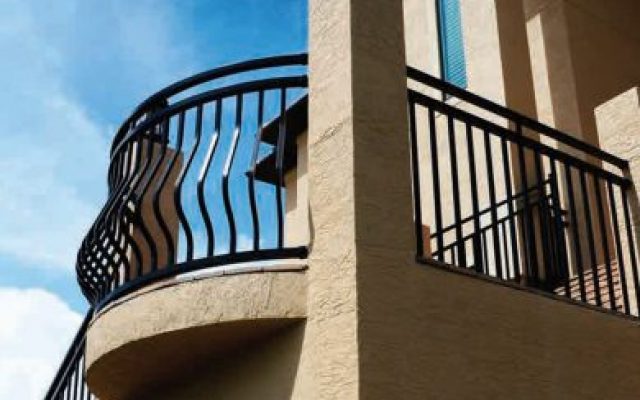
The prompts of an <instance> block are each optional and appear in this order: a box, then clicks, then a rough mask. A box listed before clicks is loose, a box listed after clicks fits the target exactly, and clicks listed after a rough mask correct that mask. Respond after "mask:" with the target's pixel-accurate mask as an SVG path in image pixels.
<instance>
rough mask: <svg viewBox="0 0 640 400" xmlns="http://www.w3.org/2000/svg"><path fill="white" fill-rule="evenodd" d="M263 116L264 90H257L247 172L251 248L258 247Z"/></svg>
mask: <svg viewBox="0 0 640 400" xmlns="http://www.w3.org/2000/svg"><path fill="white" fill-rule="evenodd" d="M263 118H264V91H262V90H261V91H260V92H258V124H257V132H256V138H255V142H254V144H253V154H252V156H251V166H250V168H249V173H248V178H249V179H248V185H249V202H250V203H249V205H250V207H251V220H252V222H253V250H254V251H255V250H259V249H260V220H259V218H258V207H257V204H256V164H257V163H258V156H259V155H260V144H261V143H262V129H263V127H262V123H263Z"/></svg>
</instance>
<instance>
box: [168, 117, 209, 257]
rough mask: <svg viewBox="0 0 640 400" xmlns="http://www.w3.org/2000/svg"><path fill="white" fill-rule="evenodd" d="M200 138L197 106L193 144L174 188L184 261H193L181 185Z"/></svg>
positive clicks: (191, 239)
mask: <svg viewBox="0 0 640 400" xmlns="http://www.w3.org/2000/svg"><path fill="white" fill-rule="evenodd" d="M201 136H202V104H200V105H198V107H197V108H196V126H195V131H194V143H193V145H192V146H191V151H190V152H189V155H188V156H187V162H186V163H185V164H184V165H183V166H182V170H181V171H180V174H179V175H178V179H177V183H176V187H175V189H174V199H176V204H177V206H176V210H177V212H178V219H179V220H180V222H181V224H182V228H183V229H184V237H185V242H186V261H191V260H193V235H192V233H191V227H190V226H189V221H188V220H187V217H186V216H185V214H184V209H183V207H182V185H183V184H184V179H185V177H186V176H187V173H188V172H189V169H190V168H191V164H192V163H193V157H194V156H195V155H196V152H197V151H198V147H200V137H201Z"/></svg>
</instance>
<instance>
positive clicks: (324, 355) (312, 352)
mask: <svg viewBox="0 0 640 400" xmlns="http://www.w3.org/2000/svg"><path fill="white" fill-rule="evenodd" d="M309 8H310V46H309V47H310V55H309V61H310V62H309V71H310V75H309V78H310V79H309V93H310V98H309V144H308V146H309V191H310V206H311V209H310V210H311V219H312V224H313V225H312V226H313V234H312V247H311V252H310V257H309V271H308V274H309V295H308V298H309V310H308V313H309V318H308V321H307V325H306V336H307V339H308V340H309V341H310V342H312V343H313V346H311V347H310V348H309V349H308V350H307V349H305V350H303V354H302V358H301V363H302V365H307V366H308V369H307V370H305V371H303V376H304V375H306V374H309V375H312V376H314V377H317V378H318V379H320V381H318V380H315V382H314V384H316V385H317V386H316V387H315V390H313V393H314V394H315V395H316V398H340V399H355V398H388V397H371V396H368V395H367V394H366V393H368V392H370V391H375V390H379V389H381V388H384V387H388V390H391V391H393V388H391V387H390V386H391V385H388V383H387V382H385V381H386V379H385V380H380V379H375V376H374V375H375V374H376V371H377V374H378V375H377V377H380V376H381V374H382V375H384V374H386V373H387V372H389V371H388V368H386V367H385V366H384V362H381V360H374V358H375V354H377V353H378V351H377V349H378V346H379V345H380V341H381V340H384V335H382V336H376V335H375V334H374V330H373V329H372V328H371V324H374V325H377V324H382V325H387V324H388V325H389V326H393V321H390V320H388V318H390V317H391V318H392V317H393V312H392V311H391V310H385V307H387V306H385V305H384V304H385V301H384V300H385V293H387V292H388V291H389V290H396V288H395V287H394V285H393V284H391V285H390V283H391V282H393V280H394V277H397V276H399V275H401V273H400V271H399V269H401V268H402V267H406V266H408V265H411V264H412V263H413V259H414V255H415V239H414V226H413V218H412V191H411V175H410V155H409V150H410V148H409V134H408V124H407V120H408V114H407V94H406V93H407V92H406V88H407V86H406V72H405V65H406V64H405V52H404V32H403V8H402V2H401V1H388V0H335V1H326V0H311V1H310V3H309ZM365 336H366V339H365ZM385 356H386V355H385ZM396 356H397V355H396ZM385 371H386V372H385Z"/></svg>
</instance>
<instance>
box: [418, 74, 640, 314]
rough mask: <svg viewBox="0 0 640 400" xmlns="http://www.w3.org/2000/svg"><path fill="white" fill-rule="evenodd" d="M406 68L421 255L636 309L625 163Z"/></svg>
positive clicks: (582, 299)
mask: <svg viewBox="0 0 640 400" xmlns="http://www.w3.org/2000/svg"><path fill="white" fill-rule="evenodd" d="M407 76H408V79H409V87H410V88H409V89H408V101H409V123H410V134H411V140H412V149H411V150H412V151H411V154H412V171H413V186H414V197H415V199H414V202H415V205H414V209H415V220H416V238H417V242H416V246H417V252H418V258H419V259H420V260H425V259H435V260H438V261H440V262H443V263H446V264H450V265H453V266H456V267H460V268H467V269H470V270H473V271H476V272H477V273H479V274H483V275H489V276H491V277H494V278H497V279H500V280H506V281H512V282H515V283H519V284H522V285H525V286H528V287H534V288H537V289H541V290H545V291H547V292H550V293H554V294H557V295H561V296H565V297H566V298H569V299H571V300H574V301H578V302H582V303H588V304H591V305H594V306H598V307H602V308H605V309H609V310H614V311H618V312H622V313H624V314H627V315H635V316H637V315H638V304H640V291H639V290H638V283H639V280H638V267H637V263H638V261H637V258H636V249H635V243H636V232H634V227H633V225H632V221H631V211H630V204H629V197H630V196H629V189H630V187H631V181H630V180H629V179H628V178H627V176H628V163H627V162H626V161H625V160H622V159H620V158H618V157H616V156H614V155H612V154H609V153H607V152H605V151H603V150H601V149H599V148H597V147H596V146H593V145H590V144H588V143H585V142H583V141H580V140H578V139H576V138H575V137H573V136H570V135H568V134H566V133H563V132H560V131H558V130H556V129H554V128H551V127H549V126H546V125H544V124H541V123H540V122H538V121H535V120H533V119H531V118H528V117H526V116H524V115H521V114H519V113H517V112H514V111H512V110H510V109H507V108H505V107H503V106H500V105H498V104H496V103H493V102H491V101H489V100H487V99H484V98H482V97H480V96H477V95H475V94H472V93H470V92H468V91H465V90H463V89H460V88H458V87H456V86H453V85H451V84H449V83H447V82H444V81H442V80H440V79H437V78H435V77H433V76H430V75H428V74H426V73H423V72H421V71H418V70H416V69H414V68H411V67H408V68H407ZM443 99H444V100H443ZM523 188H527V189H526V190H524V189H523Z"/></svg>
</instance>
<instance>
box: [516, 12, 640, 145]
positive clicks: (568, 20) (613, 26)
mask: <svg viewBox="0 0 640 400" xmlns="http://www.w3.org/2000/svg"><path fill="white" fill-rule="evenodd" d="M614 3H615V4H614ZM524 4H525V10H526V14H527V21H528V25H529V34H530V40H531V41H533V42H536V43H538V46H541V45H543V46H544V53H542V54H537V57H532V65H533V69H534V71H536V73H535V74H534V75H535V77H536V82H537V84H538V85H545V83H544V82H543V81H544V80H546V81H548V85H549V87H550V92H549V93H543V92H539V93H536V100H537V102H538V108H539V109H546V110H553V111H552V112H553V116H552V118H549V119H548V121H549V122H554V124H555V126H557V127H558V128H560V129H562V130H566V131H568V132H570V133H573V134H575V135H577V136H578V137H581V138H583V139H584V140H586V141H588V142H591V143H594V144H597V142H598V141H597V133H596V122H595V118H594V115H593V110H594V108H596V107H597V106H598V105H600V104H602V103H604V102H606V101H607V100H609V99H610V98H612V97H614V96H616V95H617V94H618V93H621V92H623V91H625V90H627V89H629V88H630V87H632V86H637V84H638V82H639V81H640V57H638V56H637V55H638V54H640V26H638V23H637V21H638V18H639V16H640V3H639V2H638V1H636V0H617V1H615V2H613V3H612V2H607V1H600V0H581V1H573V0H524ZM532 25H537V28H534V27H533V26H532ZM532 47H533V46H532ZM542 55H544V57H541V56H542ZM596 77H597V79H595V78H596ZM544 114H545V115H549V111H547V112H545V113H544Z"/></svg>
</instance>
